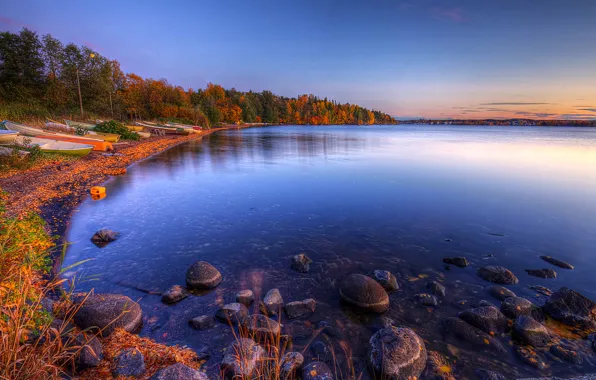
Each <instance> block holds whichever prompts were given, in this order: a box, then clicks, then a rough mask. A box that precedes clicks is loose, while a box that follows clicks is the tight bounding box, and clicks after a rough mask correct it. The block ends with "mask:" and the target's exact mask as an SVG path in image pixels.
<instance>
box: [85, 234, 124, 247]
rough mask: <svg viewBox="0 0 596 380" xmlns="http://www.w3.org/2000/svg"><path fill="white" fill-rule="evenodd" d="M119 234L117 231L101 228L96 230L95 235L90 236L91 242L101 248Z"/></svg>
mask: <svg viewBox="0 0 596 380" xmlns="http://www.w3.org/2000/svg"><path fill="white" fill-rule="evenodd" d="M119 236H120V233H119V232H114V231H112V230H108V229H103V230H99V231H97V232H96V233H95V235H93V236H91V242H92V243H93V244H95V245H96V246H98V247H99V248H102V247H105V246H106V245H108V244H109V243H111V242H113V241H114V240H116V239H118V237H119Z"/></svg>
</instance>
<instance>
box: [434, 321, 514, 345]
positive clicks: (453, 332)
mask: <svg viewBox="0 0 596 380" xmlns="http://www.w3.org/2000/svg"><path fill="white" fill-rule="evenodd" d="M443 330H444V333H445V335H446V336H454V337H456V338H457V339H461V340H463V341H466V342H469V343H472V344H476V345H479V346H484V347H487V348H491V349H493V350H496V351H499V352H505V348H504V347H503V345H502V344H501V343H500V342H499V341H498V340H496V339H494V338H493V337H492V336H490V335H489V334H487V333H485V332H484V331H482V330H480V329H478V328H476V327H474V326H472V325H470V324H469V323H467V322H465V321H463V320H461V319H459V318H455V317H448V318H445V319H444V320H443Z"/></svg>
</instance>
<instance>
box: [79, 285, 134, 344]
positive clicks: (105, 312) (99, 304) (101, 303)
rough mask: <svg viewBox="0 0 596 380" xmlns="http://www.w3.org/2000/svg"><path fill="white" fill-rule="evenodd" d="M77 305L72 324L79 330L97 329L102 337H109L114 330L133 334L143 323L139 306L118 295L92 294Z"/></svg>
mask: <svg viewBox="0 0 596 380" xmlns="http://www.w3.org/2000/svg"><path fill="white" fill-rule="evenodd" d="M83 300H84V299H80V300H79V301H80V302H83ZM77 304H78V306H79V309H78V311H77V312H76V313H75V315H74V318H73V321H74V323H75V324H76V325H77V326H79V327H80V328H81V329H89V328H92V329H99V330H101V334H102V335H103V336H108V335H110V334H111V333H112V332H113V331H114V330H115V329H116V328H122V329H124V330H126V331H128V332H134V331H136V330H138V329H139V328H140V327H141V324H142V323H143V310H142V309H141V307H140V306H139V304H138V303H136V302H134V301H133V300H131V299H130V298H128V297H126V296H123V295H120V294H93V295H90V296H89V297H87V298H86V300H84V302H83V303H82V304H80V303H79V302H77Z"/></svg>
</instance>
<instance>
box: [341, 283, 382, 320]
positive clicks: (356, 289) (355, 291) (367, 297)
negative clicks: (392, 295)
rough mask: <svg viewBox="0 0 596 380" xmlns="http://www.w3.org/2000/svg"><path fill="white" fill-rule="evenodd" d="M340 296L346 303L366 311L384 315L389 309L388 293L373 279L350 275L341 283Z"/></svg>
mask: <svg viewBox="0 0 596 380" xmlns="http://www.w3.org/2000/svg"><path fill="white" fill-rule="evenodd" d="M339 295H340V296H341V298H342V300H344V301H345V302H347V303H349V304H351V305H354V306H358V307H360V308H362V309H364V310H367V311H371V312H375V313H382V312H384V311H385V310H387V309H388V308H389V295H388V294H387V291H385V289H384V288H383V287H382V286H381V285H380V284H379V283H378V282H376V281H375V280H373V279H372V278H370V277H368V276H365V275H362V274H350V275H348V276H347V277H346V278H345V279H344V280H343V281H342V283H341V285H340V288H339Z"/></svg>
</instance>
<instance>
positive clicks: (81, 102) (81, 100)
mask: <svg viewBox="0 0 596 380" xmlns="http://www.w3.org/2000/svg"><path fill="white" fill-rule="evenodd" d="M77 88H78V89H79V105H80V106H81V120H82V119H83V98H82V97H81V82H80V81H79V69H78V68H77Z"/></svg>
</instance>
